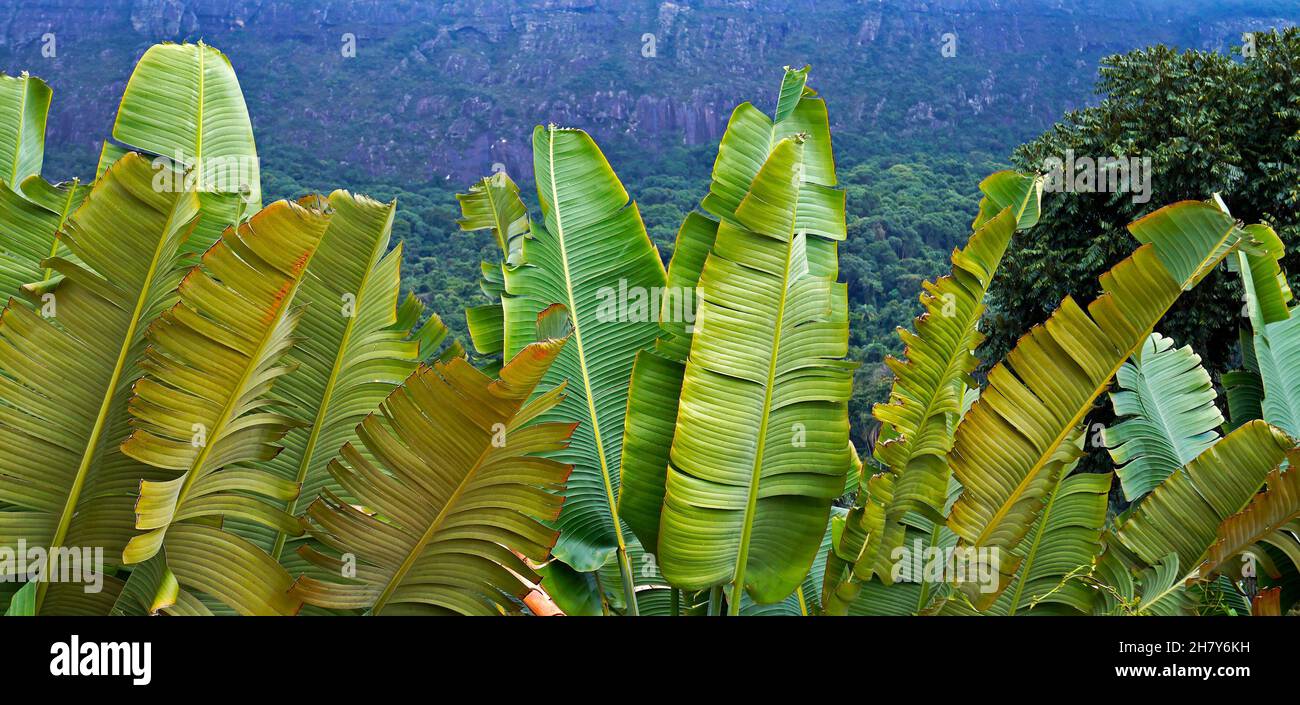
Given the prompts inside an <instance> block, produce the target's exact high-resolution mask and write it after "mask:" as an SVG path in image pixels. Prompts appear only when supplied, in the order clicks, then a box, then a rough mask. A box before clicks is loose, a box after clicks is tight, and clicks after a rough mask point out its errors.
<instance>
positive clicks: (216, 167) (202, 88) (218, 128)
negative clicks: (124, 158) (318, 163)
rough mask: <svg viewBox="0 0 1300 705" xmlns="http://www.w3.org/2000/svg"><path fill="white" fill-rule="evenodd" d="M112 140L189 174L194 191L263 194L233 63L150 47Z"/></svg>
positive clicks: (252, 205) (205, 50)
mask: <svg viewBox="0 0 1300 705" xmlns="http://www.w3.org/2000/svg"><path fill="white" fill-rule="evenodd" d="M113 138H114V139H116V140H117V141H119V142H122V143H123V144H127V145H130V146H132V147H135V148H136V149H141V150H144V151H146V152H152V153H153V154H158V155H161V156H164V157H167V158H168V159H171V160H172V161H174V162H176V163H178V164H181V165H183V166H184V167H185V168H186V169H194V170H195V172H194V173H195V175H196V178H197V186H198V190H199V191H211V192H216V193H234V194H240V193H242V194H244V198H245V200H246V201H247V203H248V208H247V210H249V211H256V210H257V209H258V208H260V207H261V202H262V187H261V178H260V175H259V166H258V162H257V148H256V146H255V145H254V143H253V126H252V123H251V122H250V121H249V118H248V106H247V105H245V103H244V94H243V92H241V91H240V89H239V79H238V78H236V77H235V70H234V68H232V67H231V65H230V59H228V58H226V55H225V54H222V53H221V52H220V51H217V50H216V49H214V48H212V47H210V46H207V45H206V44H203V43H202V42H199V43H198V44H172V43H170V42H167V43H163V44H155V45H153V46H152V47H150V48H149V50H148V51H146V52H145V54H144V56H142V57H141V58H140V61H139V63H137V64H136V67H135V71H134V72H132V74H131V79H130V80H129V81H128V82H127V84H126V91H125V92H124V93H123V94H122V104H121V106H120V107H119V108H118V111H117V120H116V121H115V122H114V123H113Z"/></svg>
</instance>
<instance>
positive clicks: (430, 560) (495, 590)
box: [293, 339, 573, 615]
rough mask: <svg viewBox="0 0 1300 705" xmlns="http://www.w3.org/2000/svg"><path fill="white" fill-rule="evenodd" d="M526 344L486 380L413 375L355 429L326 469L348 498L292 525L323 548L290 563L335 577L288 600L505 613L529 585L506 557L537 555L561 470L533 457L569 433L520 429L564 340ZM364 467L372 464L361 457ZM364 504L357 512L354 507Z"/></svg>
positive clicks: (463, 372) (320, 506) (546, 397)
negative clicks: (304, 562) (301, 526)
mask: <svg viewBox="0 0 1300 705" xmlns="http://www.w3.org/2000/svg"><path fill="white" fill-rule="evenodd" d="M565 342H566V341H565V340H563V339H561V340H547V341H545V342H540V343H533V344H531V345H529V346H528V347H526V348H524V350H522V351H520V353H519V354H518V355H517V356H515V357H514V358H513V359H512V360H511V361H510V362H509V363H507V364H506V365H505V366H504V367H502V369H501V378H500V379H499V380H492V379H491V378H489V377H487V376H486V375H484V374H483V373H481V372H479V371H478V370H475V369H474V368H473V367H472V366H471V365H470V364H469V363H468V362H466V361H465V360H464V359H462V358H457V359H453V360H451V361H450V362H447V363H437V364H435V365H434V366H432V367H421V368H420V369H419V370H418V371H417V372H416V373H415V374H413V375H412V376H411V377H410V378H409V379H408V380H407V381H406V382H405V383H404V384H403V385H402V386H401V387H399V388H398V389H397V390H395V391H394V392H393V393H392V395H391V396H389V398H388V399H387V400H386V401H385V402H384V403H383V405H382V406H381V407H380V410H379V412H378V413H376V414H372V415H371V416H369V417H367V418H366V420H365V421H363V422H362V423H361V426H360V428H359V429H358V430H357V434H358V437H359V438H360V441H361V444H362V446H363V447H364V449H365V452H364V453H363V452H361V448H360V447H358V446H356V445H354V444H352V443H349V444H348V445H345V446H344V447H343V449H342V450H341V451H340V453H339V457H338V458H337V459H336V460H334V461H331V463H330V473H331V474H332V475H333V476H334V479H335V480H336V481H337V482H338V483H339V485H340V486H342V487H343V488H345V489H346V490H347V491H348V493H349V494H351V495H353V496H355V497H356V498H357V499H358V501H359V502H360V503H361V505H362V506H361V507H357V506H353V505H350V504H348V503H347V502H344V501H342V500H340V499H339V498H338V497H336V496H335V495H333V494H332V493H329V492H327V493H326V494H325V496H324V497H323V498H321V499H318V500H316V501H315V502H313V503H312V505H311V506H310V507H309V508H308V510H307V516H306V519H305V523H306V524H307V526H308V528H309V530H310V532H311V534H312V535H313V536H314V537H315V538H316V539H318V540H319V541H320V542H321V543H322V544H324V545H325V546H326V547H327V549H326V550H325V551H318V550H315V549H313V548H310V547H303V548H302V549H300V550H302V551H303V552H304V557H306V558H307V559H308V560H310V561H312V562H313V563H316V564H317V565H319V566H320V567H322V568H325V569H327V570H329V571H330V572H332V573H333V574H334V575H336V576H339V578H340V579H339V580H332V581H324V580H318V579H316V578H312V577H303V578H301V579H299V580H298V582H297V583H296V584H295V585H294V589H293V594H294V595H295V596H297V597H299V598H301V599H303V600H304V601H306V602H308V603H311V604H315V605H319V606H322V607H329V608H334V609H364V610H367V611H368V612H369V613H371V614H466V615H490V614H499V613H500V612H501V611H503V610H507V611H513V609H514V603H513V602H512V599H511V598H513V599H514V600H520V599H522V598H523V596H524V595H526V594H527V593H528V592H529V591H530V590H531V588H530V587H529V586H528V585H527V584H526V583H525V582H524V581H522V580H521V579H520V578H521V577H523V578H524V579H526V580H527V581H529V582H533V583H535V582H537V581H538V580H540V576H538V575H537V573H536V572H535V571H534V570H533V569H532V568H530V567H529V566H528V565H527V564H526V563H525V562H524V561H523V560H521V559H520V558H519V557H518V556H516V554H515V553H514V552H517V553H519V554H521V555H522V556H524V557H525V558H528V559H530V560H533V561H537V562H541V561H543V560H545V559H546V557H547V555H548V553H549V550H550V548H551V546H552V545H553V544H554V542H555V538H556V532H555V531H554V530H553V529H550V528H548V527H546V526H545V525H543V524H542V523H541V521H539V520H547V519H554V518H555V517H556V515H557V514H558V513H559V510H560V504H561V503H562V502H563V498H562V497H561V496H559V495H558V494H557V493H558V492H559V491H560V490H561V489H562V488H563V486H564V479H565V477H566V476H567V475H568V473H569V471H570V468H569V466H567V465H564V464H561V463H558V462H556V461H554V460H550V459H547V458H543V457H539V455H540V454H542V453H548V452H554V451H556V450H558V449H559V448H561V447H563V446H564V445H565V442H566V439H567V438H568V437H569V434H570V433H571V432H572V431H573V424H568V423H560V422H542V423H531V422H533V421H535V420H536V419H537V418H538V417H539V416H541V415H543V414H545V413H546V412H547V411H548V410H550V409H551V408H552V407H554V406H555V404H556V403H557V402H558V401H559V400H560V399H561V398H562V397H563V394H564V387H563V385H561V386H557V387H555V388H553V389H552V390H550V391H549V392H547V393H545V394H543V395H541V396H539V397H537V398H535V399H534V400H533V401H531V402H527V403H525V402H526V400H527V399H528V398H529V396H530V395H531V394H532V393H533V391H534V389H535V388H536V387H537V385H538V382H539V381H540V380H541V379H542V377H543V375H544V374H545V373H546V371H547V369H548V368H549V367H550V366H551V365H552V364H553V362H554V360H555V359H556V356H557V355H558V354H559V352H560V350H561V349H562V347H563V346H564V344H565ZM371 458H373V460H372V459H371ZM362 507H364V509H363V508H362Z"/></svg>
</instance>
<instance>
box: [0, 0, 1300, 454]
mask: <svg viewBox="0 0 1300 705" xmlns="http://www.w3.org/2000/svg"><path fill="white" fill-rule="evenodd" d="M5 5H6V6H5V7H4V9H3V17H2V18H0V19H2V20H3V21H2V22H0V69H3V70H4V71H5V72H8V73H11V74H16V73H18V72H20V71H22V70H30V71H31V72H32V73H33V74H34V75H38V76H40V77H41V78H43V79H45V80H46V81H47V82H48V83H49V84H50V85H51V86H52V88H53V89H54V90H55V93H56V95H57V98H56V100H55V101H54V104H53V107H52V109H51V115H50V122H49V138H48V148H47V153H46V168H45V170H44V171H45V174H46V175H48V176H49V177H50V178H54V179H58V178H69V177H73V176H80V177H83V178H84V177H89V176H93V171H94V165H95V163H96V159H97V155H98V151H99V148H100V142H99V140H100V139H101V136H102V135H105V134H108V133H109V127H110V121H111V119H112V116H113V114H114V110H115V107H116V101H117V100H118V97H119V96H120V95H121V93H122V89H123V87H124V83H125V80H126V77H127V76H128V75H129V74H130V69H131V66H132V65H133V64H134V62H135V61H136V60H138V59H139V57H140V55H141V54H142V53H143V52H144V50H145V49H146V48H147V47H148V46H150V45H151V44H153V43H155V42H158V41H168V40H170V41H196V40H199V39H202V40H204V41H206V42H208V43H210V44H212V45H215V46H218V47H220V48H221V49H222V50H223V51H224V52H225V53H226V54H227V55H228V56H230V57H231V60H232V61H233V62H234V68H235V70H236V72H237V73H238V76H239V79H240V82H241V84H242V86H243V90H244V93H245V95H246V98H247V101H248V105H249V112H250V114H251V116H252V121H253V125H254V128H255V132H256V135H257V139H258V148H259V153H260V155H261V160H262V179H263V186H264V190H265V192H266V200H267V201H268V202H269V201H270V200H271V199H273V198H281V197H291V196H299V195H302V194H305V193H308V192H312V191H320V192H324V193H328V192H329V191H330V190H332V189H334V188H336V187H338V186H339V185H341V184H346V185H347V187H348V188H349V189H351V190H353V191H355V192H359V193H366V194H369V195H371V196H373V197H375V198H379V199H392V198H396V199H397V200H398V212H397V221H396V224H395V226H394V229H393V236H394V238H393V239H394V241H397V240H402V241H405V247H406V249H405V258H406V262H405V265H404V268H405V272H404V274H405V275H406V277H407V278H406V280H405V281H409V282H413V289H414V291H415V292H416V293H417V294H419V295H420V297H421V298H422V299H423V300H424V301H425V303H426V304H428V306H429V307H430V308H431V309H432V310H434V311H438V312H442V313H443V314H444V316H445V318H446V319H447V322H448V324H449V325H450V326H451V327H452V330H453V331H454V332H455V333H456V334H457V335H461V336H463V335H464V332H465V325H464V320H463V318H461V315H460V312H461V311H462V310H463V309H464V308H465V307H466V306H468V305H474V304H478V303H483V302H484V301H485V299H483V295H482V293H481V292H480V289H479V284H478V273H479V262H480V261H481V260H482V259H484V258H485V257H486V256H488V255H489V254H490V253H491V251H492V248H494V247H495V245H494V244H493V243H492V241H491V239H490V238H488V237H485V236H481V235H474V234H466V233H462V232H459V230H458V229H457V227H456V224H455V221H456V218H457V217H458V214H459V211H458V208H457V206H456V202H455V199H454V194H455V193H457V192H463V191H464V190H465V189H466V188H467V187H468V185H469V184H470V183H471V182H472V181H474V180H475V179H477V178H478V177H480V176H482V175H484V174H487V173H489V172H491V171H492V170H493V169H494V167H497V168H503V169H504V170H506V171H507V172H508V173H510V174H511V175H512V176H514V177H516V179H517V180H519V181H520V182H521V183H528V182H530V181H531V176H532V166H531V162H532V155H531V151H530V147H529V143H530V141H529V133H530V131H531V129H532V127H533V126H534V125H535V124H536V123H538V122H542V123H545V122H553V123H556V124H559V125H561V126H573V127H580V128H583V129H585V130H587V131H589V132H590V133H591V134H592V135H593V137H595V138H596V139H597V140H599V141H600V144H601V145H602V146H603V148H604V150H605V152H606V154H607V156H608V157H609V159H610V161H611V162H612V164H613V166H614V168H615V169H616V170H617V172H618V173H619V175H620V177H621V178H622V179H623V181H624V182H625V183H626V184H627V187H628V190H629V191H630V192H631V193H632V196H633V197H634V198H635V199H637V201H638V203H639V205H640V207H641V209H642V212H643V214H644V217H645V220H646V225H647V227H648V228H649V230H650V233H651V236H652V238H653V239H654V240H655V242H656V243H657V244H658V245H659V248H660V252H661V254H662V256H663V257H664V259H665V261H667V258H668V257H669V256H670V255H671V249H672V242H673V236H674V233H675V231H676V229H677V227H678V225H679V224H680V223H681V219H682V217H683V215H684V214H685V213H687V212H688V211H689V210H691V209H692V208H693V207H695V205H696V204H697V203H698V202H699V200H700V198H701V197H702V195H703V193H704V192H705V190H706V189H707V185H708V179H709V173H710V167H711V164H712V159H713V155H714V154H715V152H716V149H717V140H718V138H719V137H720V135H721V134H722V131H723V129H724V127H725V125H726V123H727V119H728V117H729V115H730V109H731V106H733V105H735V104H736V103H738V102H740V101H742V100H745V99H749V98H751V97H755V96H765V97H764V98H763V99H762V100H761V101H760V100H757V99H756V102H757V103H758V104H759V107H760V108H761V109H764V110H769V111H770V110H771V109H772V108H773V106H774V105H775V103H776V95H774V94H773V92H772V90H771V87H772V85H773V82H774V81H775V80H776V79H777V78H779V70H777V71H776V73H774V69H773V67H780V66H782V65H791V66H802V65H804V64H812V65H813V66H814V67H815V69H816V76H817V79H816V81H815V87H817V88H818V89H819V90H821V91H822V96H823V97H824V98H825V99H826V100H827V101H828V104H829V105H830V106H831V108H832V109H831V115H832V128H833V129H834V130H835V134H836V142H835V150H836V154H835V156H836V159H837V161H838V163H839V179H840V183H841V185H842V186H843V187H844V188H845V190H846V191H847V198H848V213H849V222H848V238H847V241H846V243H845V244H844V245H842V250H841V262H842V264H841V279H842V280H843V281H846V282H847V283H848V285H849V297H850V303H851V307H852V311H851V318H852V320H851V331H852V339H851V345H852V353H851V354H852V357H854V358H855V359H858V360H861V361H863V362H864V363H865V364H864V365H863V366H862V367H861V368H860V369H859V372H858V378H857V380H856V383H855V401H854V403H853V404H852V406H851V414H852V415H853V423H854V429H855V434H861V433H863V432H864V429H865V427H866V425H867V423H868V419H869V415H870V406H871V402H875V401H881V400H883V399H884V398H885V397H886V396H887V394H888V385H889V373H888V371H887V369H886V368H885V367H884V366H883V365H882V364H881V362H882V360H883V358H884V356H885V355H886V354H888V353H898V352H899V350H900V349H901V344H900V343H899V342H898V339H897V337H896V336H895V335H894V334H893V331H894V329H895V327H896V326H899V325H904V324H906V323H907V322H908V321H909V320H910V319H911V318H912V317H913V316H915V315H916V314H917V313H919V312H920V306H919V304H918V302H917V299H916V295H917V292H918V291H919V285H920V283H921V281H922V280H924V279H926V278H930V277H933V276H935V275H936V274H937V273H939V272H940V271H943V270H946V266H947V265H946V262H947V257H948V255H949V253H950V252H951V250H952V248H953V247H954V246H956V245H958V244H960V243H961V242H963V241H964V239H965V237H966V236H967V234H968V232H969V226H970V221H971V217H972V214H973V213H974V212H975V210H976V204H977V202H978V197H979V192H978V189H977V185H978V183H979V180H980V179H981V178H982V177H983V176H984V175H986V174H988V173H990V172H991V171H993V170H995V169H997V168H1001V167H1003V166H1005V165H1007V164H1009V163H1010V155H1011V153H1012V151H1013V149H1014V148H1015V147H1016V146H1017V145H1019V144H1021V143H1024V142H1026V141H1028V140H1030V139H1032V138H1033V137H1035V136H1036V135H1038V134H1040V133H1042V132H1044V131H1045V130H1047V129H1048V128H1050V127H1051V125H1052V124H1053V123H1054V122H1056V121H1057V120H1058V119H1060V117H1061V116H1062V114H1063V113H1065V112H1066V111H1067V110H1070V109H1073V108H1079V107H1084V106H1086V105H1089V104H1092V103H1094V102H1096V98H1095V96H1094V94H1093V85H1094V81H1095V80H1096V77H1097V67H1098V64H1099V62H1100V60H1101V59H1102V58H1103V57H1104V56H1107V55H1110V54H1114V53H1119V52H1125V51H1129V50H1132V49H1136V48H1140V47H1144V46H1148V45H1151V44H1156V43H1164V44H1169V45H1173V46H1179V47H1185V48H1198V49H1208V50H1216V51H1223V52H1226V51H1227V50H1228V49H1229V48H1230V47H1232V46H1235V45H1236V44H1238V43H1239V42H1240V35H1241V33H1242V32H1244V31H1250V30H1253V29H1262V28H1267V27H1274V26H1286V25H1289V24H1294V23H1295V22H1296V21H1297V20H1300V7H1297V6H1296V5H1295V3H1293V2H1289V1H1287V0H1259V1H1256V2H1236V1H1229V2H1223V1H1209V0H1205V1H1202V0H1196V1H1191V2H1188V1H1181V0H1155V1H1149V2H1146V1H1141V0H1086V1H1084V2H1078V3H1061V2H1052V1H1046V0H937V1H933V2H924V3H896V2H883V1H880V0H862V1H856V2H850V1H846V2H814V1H813V0H773V1H771V2H755V1H752V0H700V1H680V2H599V1H596V0H552V1H550V2H545V3H536V2H530V3H525V2H520V1H518V0H486V1H478V0H475V1H472V2H409V1H391V0H383V1H379V0H375V1H372V2H341V1H337V0H323V1H318V2H298V1H295V0H216V1H212V0H208V1H203V2H200V1H198V0H134V1H128V0H46V1H43V2H40V3H6V4H5ZM413 175H414V176H413ZM530 190H531V189H527V188H526V189H525V193H528V192H530ZM1151 205H1152V206H1154V205H1155V203H1154V202H1153V203H1152V204H1151ZM530 206H531V207H534V208H535V207H536V204H535V203H530ZM1081 227H1082V226H1081ZM1080 235H1081V236H1083V235H1086V232H1084V231H1082V230H1081V232H1080ZM1054 303H1055V301H1051V302H1045V305H1047V306H1049V307H1050V305H1052V304H1054Z"/></svg>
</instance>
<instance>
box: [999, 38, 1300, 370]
mask: <svg viewBox="0 0 1300 705" xmlns="http://www.w3.org/2000/svg"><path fill="white" fill-rule="evenodd" d="M1100 74H1101V75H1100V80H1099V81H1098V85H1097V90H1098V93H1099V94H1100V95H1101V96H1102V99H1101V102H1100V103H1099V104H1098V105H1096V106H1095V107H1091V108H1087V109H1084V110H1079V111H1074V112H1070V113H1068V114H1066V115H1065V117H1064V118H1063V119H1062V120H1061V121H1060V122H1059V123H1058V124H1057V125H1056V126H1055V127H1053V128H1052V129H1051V130H1049V131H1048V132H1046V133H1044V134H1043V135H1041V136H1040V137H1038V138H1037V139H1035V140H1033V141H1031V142H1029V143H1028V144H1025V145H1023V146H1021V147H1020V148H1018V149H1017V150H1016V152H1015V154H1014V155H1013V161H1014V163H1015V165H1016V167H1017V168H1019V169H1022V170H1042V168H1043V164H1044V160H1046V159H1049V158H1052V157H1056V158H1064V157H1065V155H1066V153H1067V150H1072V152H1073V154H1074V155H1075V156H1076V157H1085V156H1086V157H1090V158H1092V159H1099V158H1103V157H1125V158H1139V159H1141V158H1144V157H1145V158H1150V160H1151V161H1150V164H1151V176H1150V198H1149V199H1148V200H1146V201H1145V202H1142V203H1136V202H1134V198H1133V195H1134V194H1132V193H1084V192H1060V191H1058V192H1048V193H1045V194H1044V195H1043V217H1042V219H1041V220H1040V221H1039V223H1038V225H1037V226H1036V227H1034V228H1033V229H1031V230H1029V231H1028V232H1025V233H1020V234H1018V235H1017V236H1016V246H1015V247H1013V248H1011V251H1010V252H1008V254H1007V258H1006V260H1005V261H1004V262H1003V265H1002V271H1001V272H1000V273H999V275H998V277H997V278H996V279H995V280H994V283H993V287H992V290H991V292H990V299H991V306H990V308H991V312H992V314H993V315H991V316H990V317H989V318H988V319H986V321H985V325H986V328H987V333H988V336H989V339H988V342H987V343H986V345H985V348H984V350H983V351H982V354H981V357H982V358H983V359H984V360H985V361H986V363H985V364H986V365H987V364H992V363H993V362H996V361H997V360H999V359H1001V358H1002V357H1003V356H1004V355H1005V353H1006V352H1007V350H1009V349H1010V348H1011V346H1013V345H1014V344H1015V342H1016V339H1017V338H1019V337H1020V336H1021V335H1023V334H1024V332H1025V331H1026V330H1028V329H1029V328H1030V327H1031V326H1033V325H1036V324H1039V323H1042V322H1043V321H1044V320H1045V319H1046V318H1047V316H1048V314H1049V313H1050V312H1051V311H1052V310H1053V309H1054V308H1055V307H1056V306H1057V304H1058V303H1060V301H1061V299H1062V298H1063V297H1065V296H1066V295H1067V294H1068V295H1073V296H1074V297H1075V298H1077V299H1079V300H1087V299H1090V298H1091V297H1093V296H1095V295H1096V294H1097V293H1098V286H1097V276H1098V275H1099V274H1101V273H1102V272H1105V271H1106V270H1107V269H1109V268H1110V267H1112V266H1114V265H1115V263H1117V262H1119V261H1120V260H1121V259H1123V258H1124V257H1126V256H1128V254H1129V253H1130V252H1131V251H1132V246H1133V240H1132V236H1131V235H1130V234H1129V233H1128V232H1127V230H1126V229H1125V226H1126V225H1127V224H1128V223H1130V222H1132V221H1134V220H1136V219H1137V218H1139V217H1141V216H1143V215H1145V214H1147V213H1149V212H1151V211H1154V210H1156V209H1157V208H1159V207H1160V205H1162V204H1166V203H1171V202H1174V201H1178V200H1183V199H1196V200H1200V199H1205V198H1207V197H1209V196H1210V194H1212V193H1219V194H1220V195H1221V196H1222V197H1223V199H1224V202H1225V203H1227V205H1228V207H1229V208H1230V209H1231V212H1232V215H1233V216H1234V217H1235V218H1237V219H1238V220H1240V221H1243V222H1247V223H1250V222H1264V223H1268V224H1270V225H1272V226H1273V228H1274V229H1275V230H1276V231H1277V233H1278V235H1279V236H1281V238H1282V240H1283V242H1285V243H1286V245H1287V256H1286V258H1285V259H1284V260H1283V266H1284V267H1285V268H1286V270H1287V271H1289V272H1292V273H1293V277H1294V273H1295V272H1300V257H1298V256H1297V253H1296V248H1297V246H1298V245H1300V212H1298V211H1297V203H1298V202H1300V29H1297V28H1291V29H1287V30H1284V31H1282V32H1271V33H1267V34H1264V33H1258V34H1254V35H1253V36H1247V37H1244V38H1243V44H1242V46H1241V47H1240V48H1235V49H1234V50H1233V52H1232V54H1231V55H1225V54H1222V53H1216V52H1209V51H1178V50H1177V49H1174V48H1169V47H1165V46H1155V47H1151V48H1148V49H1143V50H1139V51H1133V52H1129V53H1127V54H1120V55H1115V56H1111V57H1108V58H1106V59H1105V60H1103V61H1102V67H1101V71H1100ZM1293 281H1294V278H1293ZM1241 306H1242V304H1241V286H1240V282H1239V280H1238V279H1237V278H1236V277H1234V276H1232V275H1231V274H1230V273H1228V272H1227V271H1226V270H1225V269H1224V268H1223V267H1220V268H1219V270H1218V271H1216V272H1214V273H1213V274H1211V275H1210V277H1209V278H1208V279H1207V281H1205V282H1204V283H1203V284H1202V285H1201V286H1199V287H1197V288H1196V289H1195V290H1193V291H1191V292H1188V294H1187V295H1186V296H1184V297H1183V298H1182V300H1181V301H1180V303H1179V304H1178V305H1177V306H1176V307H1175V309H1174V311H1173V312H1172V313H1171V315H1170V316H1169V317H1168V318H1167V319H1166V320H1164V321H1163V322H1162V323H1161V325H1160V330H1161V332H1162V333H1164V334H1165V335H1168V336H1172V337H1173V338H1174V340H1176V341H1177V342H1178V344H1179V345H1186V344H1190V345H1191V346H1192V347H1193V348H1194V349H1195V350H1197V351H1198V352H1199V353H1200V354H1201V355H1202V357H1203V358H1204V359H1205V366H1206V368H1207V369H1208V370H1209V371H1210V372H1211V373H1212V374H1214V375H1215V376H1216V378H1217V376H1218V374H1219V373H1222V372H1224V371H1225V370H1228V369H1231V368H1232V367H1233V356H1234V355H1235V354H1236V353H1235V350H1234V347H1235V342H1236V340H1237V328H1238V323H1239V318H1238V316H1237V313H1238V312H1239V311H1240V310H1241Z"/></svg>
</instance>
